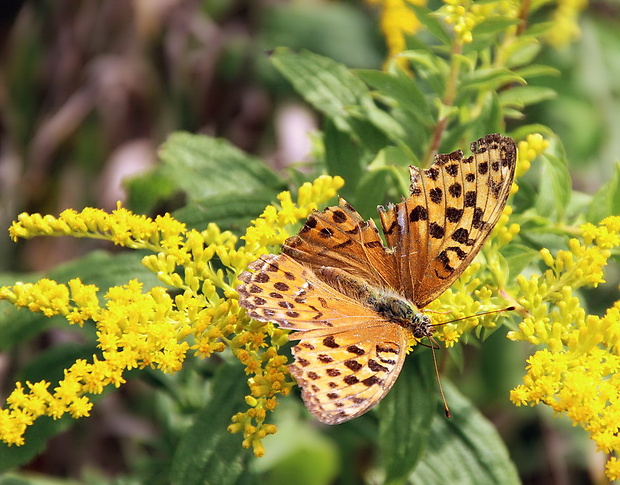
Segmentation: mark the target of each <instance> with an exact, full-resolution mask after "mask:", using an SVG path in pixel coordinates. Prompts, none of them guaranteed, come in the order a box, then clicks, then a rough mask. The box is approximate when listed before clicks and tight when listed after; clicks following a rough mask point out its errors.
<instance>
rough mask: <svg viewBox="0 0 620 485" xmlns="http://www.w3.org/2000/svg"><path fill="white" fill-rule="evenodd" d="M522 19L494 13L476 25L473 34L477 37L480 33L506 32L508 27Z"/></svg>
mask: <svg viewBox="0 0 620 485" xmlns="http://www.w3.org/2000/svg"><path fill="white" fill-rule="evenodd" d="M520 22H521V20H519V19H516V18H509V17H500V16H498V15H493V16H490V17H485V19H484V20H483V21H482V22H480V23H479V24H478V25H476V26H475V27H474V29H473V30H472V36H473V38H474V39H475V38H476V37H478V36H480V35H495V34H499V33H500V32H504V31H505V30H506V29H507V28H508V27H511V26H513V25H517V24H518V23H520Z"/></svg>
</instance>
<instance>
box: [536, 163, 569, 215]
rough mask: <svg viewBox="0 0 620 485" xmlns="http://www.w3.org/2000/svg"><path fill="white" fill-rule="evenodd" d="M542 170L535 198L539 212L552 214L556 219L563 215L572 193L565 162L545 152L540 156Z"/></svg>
mask: <svg viewBox="0 0 620 485" xmlns="http://www.w3.org/2000/svg"><path fill="white" fill-rule="evenodd" d="M540 160H541V166H542V171H541V175H540V188H539V194H538V198H537V200H536V208H537V209H538V212H539V214H542V215H546V216H551V215H554V216H555V217H556V218H557V219H558V220H561V219H562V218H563V216H564V213H565V211H566V208H567V207H568V202H569V201H570V197H571V193H572V182H571V177H570V173H569V172H568V168H567V167H566V162H565V161H564V160H560V159H559V158H557V157H554V156H553V155H551V154H548V153H545V154H543V155H541V156H540Z"/></svg>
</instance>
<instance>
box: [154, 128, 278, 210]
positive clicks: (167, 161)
mask: <svg viewBox="0 0 620 485" xmlns="http://www.w3.org/2000/svg"><path fill="white" fill-rule="evenodd" d="M159 156H160V158H161V161H162V162H163V166H162V167H161V169H160V170H161V173H162V174H163V175H164V176H165V177H167V178H168V179H169V180H171V181H172V183H173V184H174V185H175V187H177V188H178V189H180V190H183V191H184V192H185V193H186V194H187V196H188V198H189V200H190V201H197V200H201V199H204V198H205V197H213V196H217V195H222V194H231V193H234V194H243V193H246V194H251V193H254V192H261V191H264V190H266V189H267V190H271V191H278V190H282V189H283V188H284V185H283V182H282V181H281V180H280V178H279V177H278V176H277V175H276V174H275V173H274V172H273V171H272V170H270V169H269V168H268V167H267V166H266V165H265V164H264V163H263V162H262V161H261V160H260V159H259V158H255V157H252V156H250V155H248V154H247V153H244V152H243V151H241V150H239V149H238V148H236V147H234V146H232V145H231V144H230V143H229V142H227V141H226V140H222V139H217V138H211V137H208V136H204V135H192V134H190V133H183V132H178V133H173V134H172V135H170V137H169V138H168V140H166V142H165V143H164V144H163V145H162V147H161V149H160V152H159Z"/></svg>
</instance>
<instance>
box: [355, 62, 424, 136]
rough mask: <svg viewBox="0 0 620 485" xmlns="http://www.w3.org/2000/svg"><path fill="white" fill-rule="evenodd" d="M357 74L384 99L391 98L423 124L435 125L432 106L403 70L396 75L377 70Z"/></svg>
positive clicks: (362, 71) (359, 71)
mask: <svg viewBox="0 0 620 485" xmlns="http://www.w3.org/2000/svg"><path fill="white" fill-rule="evenodd" d="M355 72H356V74H357V75H358V76H359V77H360V78H361V79H362V80H363V81H364V82H366V83H367V84H369V85H370V86H372V87H373V88H374V89H376V90H377V91H378V92H377V94H378V95H380V96H381V97H382V98H384V97H385V98H391V99H393V100H394V102H395V103H396V104H397V106H398V107H399V108H400V109H402V110H403V111H406V112H407V113H410V114H411V115H413V117H414V118H415V120H417V121H419V122H420V123H421V124H423V125H426V126H430V125H431V124H432V123H433V117H432V116H431V110H430V106H429V105H428V103H427V101H426V98H425V96H424V94H423V93H422V90H421V89H420V88H419V87H418V85H417V84H416V83H415V82H414V80H413V79H411V78H410V77H409V76H407V75H406V74H405V73H404V72H403V71H402V70H400V69H397V70H396V72H394V73H388V72H382V71H376V70H357V71H355Z"/></svg>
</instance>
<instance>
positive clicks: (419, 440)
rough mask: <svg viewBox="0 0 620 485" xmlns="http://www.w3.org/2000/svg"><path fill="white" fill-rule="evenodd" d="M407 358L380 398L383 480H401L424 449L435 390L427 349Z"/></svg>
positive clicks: (432, 414)
mask: <svg viewBox="0 0 620 485" xmlns="http://www.w3.org/2000/svg"><path fill="white" fill-rule="evenodd" d="M420 354H423V355H418V356H417V357H415V358H411V357H410V358H407V359H406V360H405V365H404V366H403V370H402V371H401V373H400V375H399V376H398V379H397V380H396V384H394V387H393V388H392V390H391V391H390V392H389V393H388V395H387V396H386V397H385V399H384V400H383V401H382V402H381V405H380V406H379V408H378V415H379V445H380V448H381V451H382V454H383V466H384V469H385V483H389V484H396V483H404V482H405V480H406V478H407V476H409V474H410V473H411V472H412V470H414V469H415V467H416V465H417V463H418V461H419V460H420V458H421V457H422V455H423V454H424V450H425V449H426V446H427V442H428V436H429V431H430V423H431V421H432V420H433V416H434V414H435V413H436V409H437V398H438V395H439V393H438V391H437V387H436V385H435V383H434V382H433V381H434V377H433V375H434V373H433V364H432V359H431V354H430V352H420Z"/></svg>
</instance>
